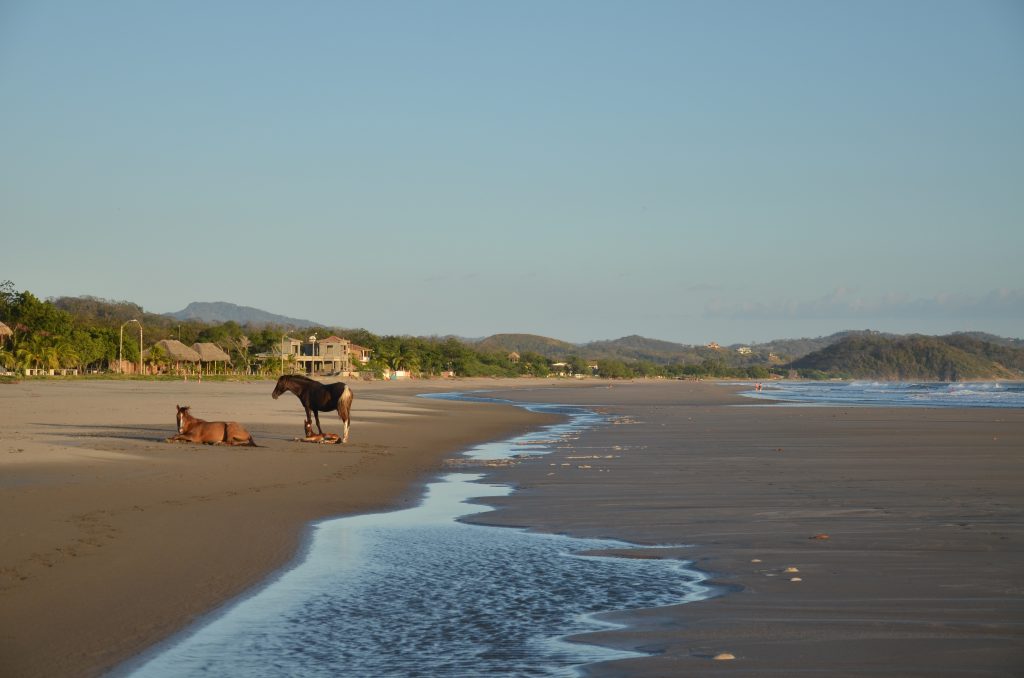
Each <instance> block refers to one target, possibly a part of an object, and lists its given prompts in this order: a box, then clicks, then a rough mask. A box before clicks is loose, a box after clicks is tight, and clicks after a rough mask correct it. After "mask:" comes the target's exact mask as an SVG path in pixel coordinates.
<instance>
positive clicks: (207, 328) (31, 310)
mask: <svg viewBox="0 0 1024 678" xmlns="http://www.w3.org/2000/svg"><path fill="white" fill-rule="evenodd" d="M130 320H138V321H140V322H141V324H142V326H143V329H144V344H145V349H146V355H145V357H144V362H145V363H146V364H147V365H149V366H150V369H156V368H161V367H162V368H163V369H164V370H165V371H166V370H168V368H169V367H170V365H171V363H172V362H173V361H172V360H171V358H170V356H168V355H166V353H165V352H164V351H163V350H161V349H160V348H159V347H156V346H155V344H156V342H158V341H160V340H162V339H177V340H179V341H181V342H182V343H183V344H185V345H187V346H191V345H192V344H194V343H196V342H210V343H213V344H216V345H218V346H220V347H221V348H222V349H223V350H224V351H226V352H227V353H228V354H229V355H230V356H231V363H230V365H228V366H227V367H226V368H225V369H226V370H227V372H228V374H227V375H222V376H220V377H218V378H244V377H247V376H254V377H258V376H261V375H263V376H274V375H277V374H278V373H279V372H280V371H281V369H282V363H281V357H280V352H279V347H280V346H281V341H282V339H283V338H284V337H306V336H309V335H311V334H316V335H317V336H320V337H324V336H328V335H330V334H337V335H339V336H342V337H345V338H346V339H348V340H349V341H352V342H353V343H355V344H358V345H360V346H363V347H366V348H368V349H370V350H371V352H372V359H371V360H370V362H369V364H367V365H361V364H359V363H356V364H355V365H354V369H357V370H359V371H361V372H363V373H364V374H366V375H367V376H378V377H379V376H382V375H384V374H387V373H389V372H393V371H399V370H404V371H408V372H410V373H412V374H414V375H416V376H420V377H437V376H441V375H444V374H454V375H457V376H464V377H473V376H489V377H518V376H533V377H547V376H552V375H565V376H576V375H583V376H591V375H597V376H602V377H607V378H612V379H629V378H650V377H666V378H678V379H696V378H724V379H754V380H767V379H771V378H773V377H779V376H800V377H802V378H811V379H827V378H872V379H901V380H905V379H913V380H946V381H952V380H958V379H980V378H1018V379H1019V378H1022V377H1024V342H1021V341H1020V340H1012V339H1001V338H999V337H992V336H991V335H985V334H980V333H961V334H953V335H949V336H947V337H925V336H919V335H911V336H902V337H901V336H892V335H882V334H879V333H877V332H866V331H865V332H842V333H838V334H834V335H831V336H829V337H820V338H817V339H794V340H785V341H777V342H772V343H769V344H751V345H749V346H746V347H743V351H742V352H740V351H738V350H736V348H737V347H715V346H686V345H683V344H674V343H672V342H665V341H657V340H653V339H646V338H644V337H639V336H630V337H623V338H622V339H617V340H613V341H600V342H591V343H588V344H582V345H577V344H571V343H568V342H564V341H558V340H556V339H550V338H548V337H540V336H536V335H529V334H501V335H494V336H492V337H488V338H486V339H483V340H479V341H475V342H474V341H466V340H460V339H457V338H455V337H410V336H378V335H376V334H373V333H372V332H369V331H367V330H365V329H341V328H326V327H320V326H309V327H295V326H294V325H288V326H283V325H273V324H270V325H255V324H249V323H245V322H243V323H241V324H240V323H239V322H237V321H235V320H227V321H224V322H203V321H199V320H178V319H175V318H174V317H173V316H169V315H159V314H154V313H147V312H145V311H144V310H143V309H142V308H141V307H140V306H138V305H136V304H133V303H131V302H127V301H108V300H103V299H97V298H95V297H61V298H58V299H53V300H46V301H42V300H40V299H38V298H37V297H35V296H34V295H33V294H32V293H31V292H24V291H23V292H19V291H17V290H16V289H15V287H14V284H13V283H12V282H10V281H6V282H3V283H0V321H2V322H4V323H5V324H6V325H7V326H8V327H10V329H11V330H12V331H13V335H12V336H9V337H6V338H0V366H2V367H5V368H10V369H14V370H17V371H19V372H21V373H22V374H23V373H24V370H25V369H44V370H58V369H74V370H77V371H78V372H79V374H89V373H109V372H116V365H117V356H118V345H119V341H120V337H121V329H122V326H124V325H125V323H127V322H128V321H130ZM748 349H749V350H748ZM121 350H122V355H123V359H124V360H125V361H126V362H128V363H132V364H137V363H138V361H139V357H140V356H139V344H138V325H137V324H135V323H131V324H128V325H127V326H124V341H123V344H122V345H121ZM284 369H285V370H289V371H290V370H291V369H292V366H291V365H289V364H288V358H287V357H286V362H285V364H284ZM11 378H12V377H4V379H6V380H10V379H11ZM204 378H210V377H208V376H204Z"/></svg>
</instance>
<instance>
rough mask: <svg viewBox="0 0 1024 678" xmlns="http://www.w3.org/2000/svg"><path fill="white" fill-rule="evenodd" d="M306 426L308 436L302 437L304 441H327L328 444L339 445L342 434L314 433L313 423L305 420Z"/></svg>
mask: <svg viewBox="0 0 1024 678" xmlns="http://www.w3.org/2000/svg"><path fill="white" fill-rule="evenodd" d="M303 423H304V424H305V426H306V437H305V438H301V440H302V442H304V443H325V444H328V445H337V444H338V443H340V442H341V436H339V435H338V434H337V433H313V424H311V423H309V422H308V421H307V422H303Z"/></svg>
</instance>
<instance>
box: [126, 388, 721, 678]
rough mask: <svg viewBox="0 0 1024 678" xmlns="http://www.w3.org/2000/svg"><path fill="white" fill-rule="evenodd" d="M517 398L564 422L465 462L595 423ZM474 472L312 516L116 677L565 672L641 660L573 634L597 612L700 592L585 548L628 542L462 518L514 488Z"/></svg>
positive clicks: (690, 576)
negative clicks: (210, 607) (224, 598)
mask: <svg viewBox="0 0 1024 678" xmlns="http://www.w3.org/2000/svg"><path fill="white" fill-rule="evenodd" d="M442 397H467V398H473V399H480V396H458V395H452V394H448V395H446V396H442ZM523 406H526V407H528V408H529V409H533V410H539V411H547V412H557V413H559V414H563V415H566V416H567V417H568V420H567V421H566V422H565V423H561V424H557V425H554V426H549V427H545V428H543V429H541V430H538V431H535V432H533V433H529V434H526V435H523V436H519V437H517V438H514V439H512V440H508V441H505V442H501V443H490V444H487V445H481V446H479V447H476V448H473V449H472V450H470V451H469V452H467V453H466V456H468V457H469V458H471V459H474V460H479V461H484V460H496V459H506V458H510V457H512V456H513V455H537V454H547V453H549V452H550V451H551V450H552V449H554V447H555V446H557V445H559V444H561V443H563V442H564V441H565V440H566V439H567V438H571V437H574V436H576V435H578V433H579V432H580V431H581V430H582V429H583V428H586V427H592V426H601V425H604V423H605V418H604V417H603V416H602V415H600V414H597V413H595V412H593V411H591V410H587V409H584V408H575V407H566V406H553V405H523ZM483 480H484V476H483V475H482V474H480V473H450V474H447V475H445V476H444V477H442V478H440V479H439V480H438V481H436V482H434V483H431V484H430V485H429V486H428V489H427V492H426V496H425V498H424V500H423V502H422V503H421V504H420V505H419V506H417V507H415V508H412V509H408V510H402V511H394V512H390V513H380V514H372V515H362V516H354V517H348V518H340V519H334V520H327V521H323V522H320V523H318V524H316V525H315V526H314V528H313V530H312V534H311V536H310V539H309V541H308V546H307V548H306V550H305V553H304V554H303V555H302V557H300V558H299V559H298V561H297V562H296V564H295V565H294V566H293V567H291V568H289V569H287V570H286V571H284V572H282V573H280V574H279V575H278V576H276V577H274V579H273V580H272V581H270V582H269V583H267V584H266V585H265V586H263V587H262V588H260V589H259V590H258V591H256V592H254V593H252V594H251V595H248V596H246V597H244V598H242V599H240V600H238V601H237V602H235V603H232V604H230V605H228V606H226V607H225V608H224V609H223V610H220V611H218V612H215V613H213V614H211V615H209V616H208V617H207V618H206V619H204V620H203V621H201V622H199V623H198V624H196V625H195V626H193V627H192V628H190V629H187V630H186V631H185V632H183V633H182V634H179V635H178V636H177V637H175V638H172V639H171V640H169V641H167V642H166V643H164V644H162V645H161V646H159V647H157V648H154V649H153V650H152V651H150V652H149V653H147V654H146V655H144V656H143V657H140V658H137V659H136V660H133V661H132V662H129V663H128V664H127V665H125V666H124V667H122V669H120V670H119V671H118V672H116V674H117V675H130V676H133V677H136V678H165V677H169V676H182V675H188V676H203V675H208V676H218V677H231V676H246V677H249V676H268V677H269V676H275V677H276V676H325V677H326V676H366V677H384V676H403V677H412V676H423V677H437V676H453V677H455V676H458V677H460V678H461V677H464V676H510V675H515V676H573V675H577V674H578V669H579V667H581V666H584V665H586V664H589V663H593V662H599V661H608V660H613V659H624V658H629V657H636V656H642V655H638V654H637V653H633V652H624V651H619V650H612V649H607V648H602V647H597V646H593V645H587V644H582V643H579V642H573V641H572V640H571V638H572V636H574V635H577V634H581V633H586V632H589V631H597V630H602V629H605V628H608V627H609V626H614V625H612V624H610V623H608V622H606V621H602V619H601V615H602V613H608V612H616V611H621V610H627V609H635V608H647V607H659V606H664V605H673V604H678V603H683V602H687V601H691V600H697V599H701V598H704V597H707V596H708V595H709V589H708V588H707V587H706V586H705V585H704V584H703V581H704V575H703V574H702V573H699V572H697V571H696V570H693V569H691V568H690V566H689V563H687V562H685V561H681V560H675V559H638V558H621V557H611V556H608V555H600V556H595V555H587V552H590V551H598V550H600V551H607V550H609V549H612V550H617V551H628V550H630V549H631V548H635V546H634V545H631V544H628V543H624V542H621V541H615V540H607V539H574V538H571V537H567V536H564V535H552V534H542V533H534V532H529V531H527V530H521V529H513V528H505V527H488V526H481V525H473V524H468V523H464V522H459V520H458V518H459V517H460V516H465V515H469V514H472V513H479V512H483V511H487V510H490V509H488V508H487V507H485V506H481V505H479V504H470V503H467V502H468V501H469V500H470V499H472V498H475V497H488V496H503V495H507V494H509V493H511V491H512V490H511V488H509V487H507V486H503V485H495V484H490V483H486V482H483ZM677 546H678V545H677ZM645 548H650V547H645Z"/></svg>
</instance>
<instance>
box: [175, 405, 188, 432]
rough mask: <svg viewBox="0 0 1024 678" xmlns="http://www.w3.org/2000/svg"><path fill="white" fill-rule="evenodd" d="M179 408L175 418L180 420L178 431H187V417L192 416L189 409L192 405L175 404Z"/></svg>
mask: <svg viewBox="0 0 1024 678" xmlns="http://www.w3.org/2000/svg"><path fill="white" fill-rule="evenodd" d="M175 407H177V408H178V412H177V414H176V415H175V420H176V421H177V422H178V433H184V432H185V417H187V416H190V415H189V413H188V409H189V407H190V405H184V406H183V405H175Z"/></svg>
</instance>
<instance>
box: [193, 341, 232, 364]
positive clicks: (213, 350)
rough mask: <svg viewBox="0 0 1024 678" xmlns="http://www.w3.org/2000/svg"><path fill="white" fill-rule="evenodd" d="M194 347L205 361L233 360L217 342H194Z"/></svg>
mask: <svg viewBox="0 0 1024 678" xmlns="http://www.w3.org/2000/svg"><path fill="white" fill-rule="evenodd" d="M192 349H193V350H194V351H195V352H196V353H198V354H199V359H200V360H202V361H203V362H204V363H227V362H231V356H229V355H228V354H227V353H225V352H224V349H222V348H221V347H220V346H218V345H217V344H212V343H209V342H206V343H200V342H196V343H194V344H192Z"/></svg>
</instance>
